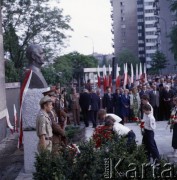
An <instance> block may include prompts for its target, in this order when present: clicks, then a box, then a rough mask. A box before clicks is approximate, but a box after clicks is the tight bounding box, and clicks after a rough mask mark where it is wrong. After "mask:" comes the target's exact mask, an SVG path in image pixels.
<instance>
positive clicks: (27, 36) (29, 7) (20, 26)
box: [2, 0, 72, 72]
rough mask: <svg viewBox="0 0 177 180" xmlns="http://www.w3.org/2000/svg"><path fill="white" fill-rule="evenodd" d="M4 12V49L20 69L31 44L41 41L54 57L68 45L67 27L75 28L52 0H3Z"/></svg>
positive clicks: (47, 51)
mask: <svg viewBox="0 0 177 180" xmlns="http://www.w3.org/2000/svg"><path fill="white" fill-rule="evenodd" d="M2 12H3V19H2V25H3V32H4V34H3V36H4V51H5V54H8V55H9V60H11V61H12V62H13V63H14V67H15V68H16V70H17V72H18V70H19V69H21V68H23V67H24V66H25V64H26V57H25V50H26V48H27V46H28V45H29V44H31V43H36V44H40V45H41V46H42V47H43V48H44V49H45V50H46V56H47V57H50V59H52V57H56V56H57V55H58V54H57V53H59V52H60V49H61V46H64V40H65V39H66V38H67V37H68V36H67V35H66V32H65V31H66V30H72V29H71V28H70V26H69V24H68V23H69V21H70V17H69V16H64V15H63V10H62V9H61V8H58V6H53V7H52V6H51V4H50V0H10V1H9V0H3V5H2ZM48 59H49V58H48Z"/></svg>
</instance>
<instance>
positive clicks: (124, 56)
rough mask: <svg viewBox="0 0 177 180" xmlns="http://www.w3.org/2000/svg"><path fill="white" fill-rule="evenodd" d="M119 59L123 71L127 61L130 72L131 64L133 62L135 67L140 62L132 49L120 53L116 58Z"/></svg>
mask: <svg viewBox="0 0 177 180" xmlns="http://www.w3.org/2000/svg"><path fill="white" fill-rule="evenodd" d="M116 59H118V64H119V67H121V71H122V72H123V69H124V68H123V65H124V64H125V63H127V65H128V69H129V72H130V66H131V64H133V66H134V67H135V65H136V64H137V63H139V60H138V58H137V57H135V56H134V55H133V54H132V53H131V52H130V51H128V50H124V51H122V52H120V53H119V55H118V57H117V58H116Z"/></svg>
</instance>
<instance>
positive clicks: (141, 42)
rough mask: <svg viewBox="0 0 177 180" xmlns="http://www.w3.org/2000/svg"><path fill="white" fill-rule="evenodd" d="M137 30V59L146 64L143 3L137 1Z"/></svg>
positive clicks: (141, 0) (139, 0)
mask: <svg viewBox="0 0 177 180" xmlns="http://www.w3.org/2000/svg"><path fill="white" fill-rule="evenodd" d="M137 28H138V58H139V60H140V62H143V63H144V62H146V56H145V54H146V49H145V31H144V28H145V25H144V1H143V0H137Z"/></svg>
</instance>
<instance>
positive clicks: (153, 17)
mask: <svg viewBox="0 0 177 180" xmlns="http://www.w3.org/2000/svg"><path fill="white" fill-rule="evenodd" d="M145 20H146V21H151V20H156V17H155V16H151V17H145Z"/></svg>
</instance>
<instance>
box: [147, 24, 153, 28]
mask: <svg viewBox="0 0 177 180" xmlns="http://www.w3.org/2000/svg"><path fill="white" fill-rule="evenodd" d="M153 27H154V24H146V25H145V28H153Z"/></svg>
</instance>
